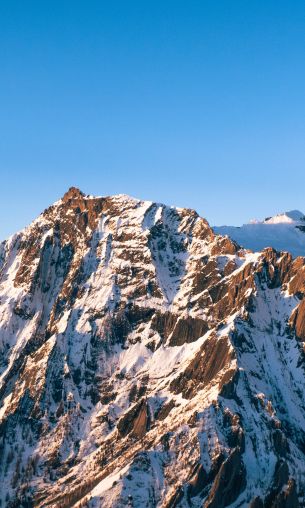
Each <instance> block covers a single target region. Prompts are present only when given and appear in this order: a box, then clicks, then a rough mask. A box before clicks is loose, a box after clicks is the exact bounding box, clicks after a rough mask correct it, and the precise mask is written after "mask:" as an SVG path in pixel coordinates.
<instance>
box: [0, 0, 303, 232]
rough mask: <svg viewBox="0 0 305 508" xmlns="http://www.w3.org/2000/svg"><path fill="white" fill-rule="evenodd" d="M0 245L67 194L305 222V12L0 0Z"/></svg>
mask: <svg viewBox="0 0 305 508" xmlns="http://www.w3.org/2000/svg"><path fill="white" fill-rule="evenodd" d="M0 73H1V74H0V183H1V185H0V239H3V238H6V237H7V236H8V235H10V234H12V233H14V232H15V231H17V230H19V229H21V228H23V227H24V226H25V225H27V224H28V223H29V222H31V220H32V219H33V218H35V217H36V216H37V215H38V214H39V213H40V212H41V211H42V210H43V209H45V208H46V207H47V206H48V205H49V204H51V203H52V202H54V201H55V200H57V199H59V198H60V197H61V196H62V195H63V194H64V192H65V191H66V190H67V189H68V187H70V186H77V187H79V188H80V189H81V190H83V191H84V192H85V193H88V194H95V195H109V194H119V193H124V194H130V195H132V196H135V197H139V198H141V199H149V200H153V201H158V202H163V203H166V204H168V205H176V206H179V207H184V206H185V207H190V208H195V209H196V210H197V211H198V212H199V213H200V214H201V215H203V216H204V217H206V218H207V219H208V220H209V222H210V223H211V224H212V225H214V224H217V225H221V224H235V225H238V224H242V223H243V222H247V221H248V220H249V219H251V218H254V217H256V218H262V217H265V216H270V215H273V214H275V213H278V212H281V211H285V210H289V209H301V210H302V211H304V212H305V2H304V1H303V0H302V1H299V0H294V1H293V2H288V1H287V0H285V1H283V0H274V1H273V0H251V1H250V0H218V1H215V0H198V1H195V0H188V1H185V0H183V1H181V0H145V1H143V0H141V1H136V0H123V1H119V0H111V1H110V0H109V1H107V2H106V1H103V0H99V1H95V0H88V1H87V2H85V1H84V0H82V1H79V0H70V1H67V0H61V1H57V0H52V1H50V0H46V1H44V2H41V1H32V0H27V1H26V2H25V1H24V0H20V1H16V0H0Z"/></svg>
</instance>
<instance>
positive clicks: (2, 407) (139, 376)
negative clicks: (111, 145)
mask: <svg viewBox="0 0 305 508" xmlns="http://www.w3.org/2000/svg"><path fill="white" fill-rule="evenodd" d="M287 216H288V215H287ZM268 227H275V226H268ZM289 227H290V226H289ZM292 227H294V226H292ZM300 234H301V231H300ZM302 234H303V233H302ZM304 292H305V259H304V258H297V259H293V257H292V255H291V254H289V253H287V252H286V253H284V252H277V251H276V250H274V249H272V248H267V249H265V250H263V251H262V252H260V253H252V252H250V251H248V250H245V249H243V248H240V247H239V245H238V244H237V243H236V242H234V241H233V240H231V239H230V238H228V237H223V236H220V235H217V234H215V232H214V231H213V230H212V228H211V227H210V226H209V224H208V223H207V221H206V220H205V219H203V218H201V217H200V216H198V214H197V213H196V212H195V211H194V210H189V209H181V208H174V207H168V206H165V205H163V204H159V203H153V202H149V201H141V200H138V199H134V198H131V197H129V196H125V195H118V196H109V197H93V196H87V195H85V194H83V193H82V192H81V191H79V190H78V189H75V188H71V189H69V191H68V192H67V193H66V194H65V195H64V197H63V198H62V199H61V200H59V201H57V202H56V203H55V204H54V205H52V206H50V207H49V208H48V209H47V210H45V211H44V212H43V213H42V214H41V215H40V216H39V217H38V218H37V219H36V220H35V221H34V222H33V223H32V224H31V225H30V226H28V227H27V228H25V229H24V230H23V231H21V232H19V233H17V234H16V235H14V236H13V237H11V238H10V239H8V240H7V241H5V242H3V243H2V244H0V376H1V377H0V446H1V453H0V461H1V469H0V476H1V480H0V484H1V489H0V499H1V502H2V506H5V507H7V508H14V507H38V508H44V507H53V508H65V507H66V508H68V507H84V506H86V507H89V508H98V507H102V508H110V507H114V508H122V507H126V506H128V507H134V508H142V507H143V508H144V507H148V508H149V507H158V508H174V507H177V508H194V507H195V508H196V507H198V508H199V507H200V508H201V507H204V508H223V507H226V506H230V507H234V508H237V507H248V506H250V507H252V508H257V507H265V508H267V507H274V508H275V507H286V508H298V507H300V506H304V502H305V501H304V492H305V481H304V478H305V431H304V429H305V390H304V386H305V377H304V375H305V374H304V365H305V364H304V340H305V305H304V303H305V299H303V296H304Z"/></svg>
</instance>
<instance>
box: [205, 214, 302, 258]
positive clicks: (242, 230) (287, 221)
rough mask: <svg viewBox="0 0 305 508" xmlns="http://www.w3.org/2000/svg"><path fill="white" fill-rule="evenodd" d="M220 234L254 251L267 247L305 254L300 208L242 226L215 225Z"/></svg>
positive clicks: (298, 254) (293, 253)
mask: <svg viewBox="0 0 305 508" xmlns="http://www.w3.org/2000/svg"><path fill="white" fill-rule="evenodd" d="M213 229H214V231H215V232H216V233H217V234H219V235H228V236H230V238H232V239H233V240H235V241H236V242H237V243H238V244H239V245H242V246H243V247H245V248H246V249H251V250H253V251H256V252H258V251H261V250H263V249H264V248H266V247H273V248H275V249H277V250H283V251H288V252H291V254H292V255H293V256H294V257H296V256H304V255H305V216H304V214H303V213H302V212H299V211H298V210H292V211H290V212H286V213H282V214H279V215H275V216H274V217H268V218H267V219H265V220H263V221H257V220H254V221H251V222H250V223H249V224H244V225H243V226H241V227H236V226H215V227H214V228H213Z"/></svg>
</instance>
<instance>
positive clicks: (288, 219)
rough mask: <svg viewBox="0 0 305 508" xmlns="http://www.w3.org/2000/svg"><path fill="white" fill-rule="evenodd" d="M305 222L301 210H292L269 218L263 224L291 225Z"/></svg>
mask: <svg viewBox="0 0 305 508" xmlns="http://www.w3.org/2000/svg"><path fill="white" fill-rule="evenodd" d="M303 220H305V217H304V214H303V213H302V212H300V211H299V210H290V211H289V212H284V213H279V214H277V215H274V216H273V217H267V218H266V219H265V220H264V221H263V224H283V223H284V224H290V223H293V222H299V221H303Z"/></svg>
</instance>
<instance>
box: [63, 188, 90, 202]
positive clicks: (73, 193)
mask: <svg viewBox="0 0 305 508" xmlns="http://www.w3.org/2000/svg"><path fill="white" fill-rule="evenodd" d="M84 196H85V194H84V193H83V192H82V191H81V190H80V189H78V188H77V187H70V189H69V190H67V192H66V193H65V194H64V195H63V198H62V200H63V201H64V202H66V201H69V200H70V199H80V198H83V197H84Z"/></svg>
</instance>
